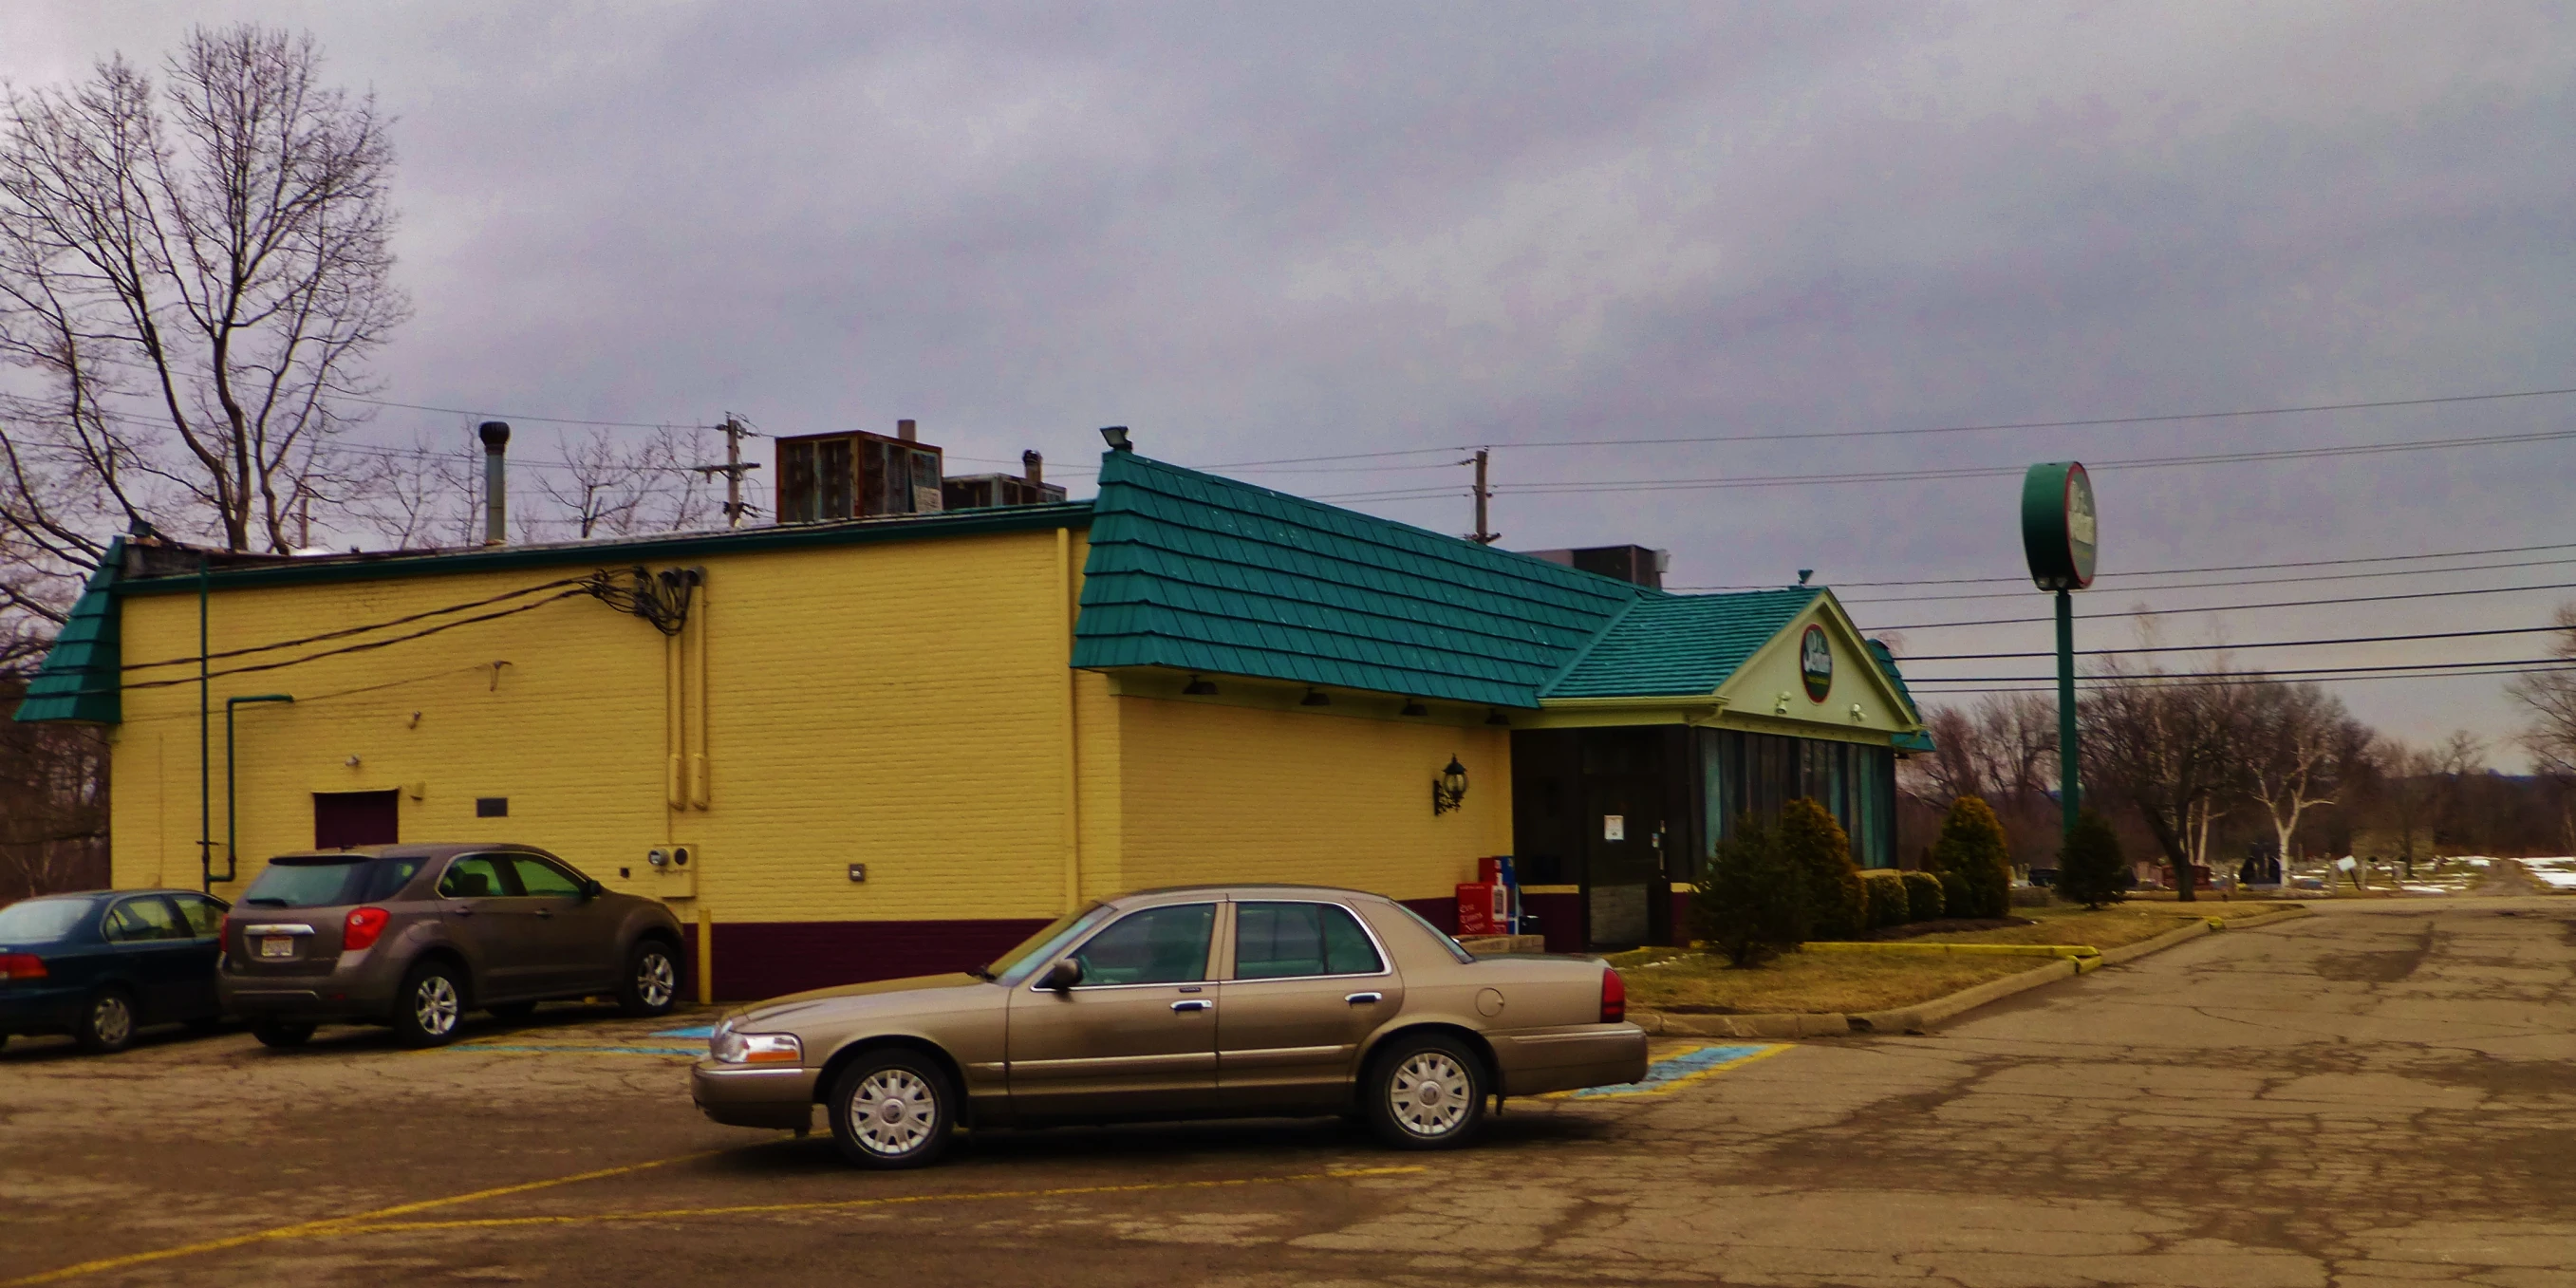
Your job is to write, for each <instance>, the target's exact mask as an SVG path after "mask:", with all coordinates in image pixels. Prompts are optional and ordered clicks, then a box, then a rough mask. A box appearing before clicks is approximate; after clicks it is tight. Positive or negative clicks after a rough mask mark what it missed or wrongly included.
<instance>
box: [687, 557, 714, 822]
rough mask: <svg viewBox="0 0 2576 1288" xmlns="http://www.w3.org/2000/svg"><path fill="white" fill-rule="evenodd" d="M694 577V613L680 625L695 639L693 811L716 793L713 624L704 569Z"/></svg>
mask: <svg viewBox="0 0 2576 1288" xmlns="http://www.w3.org/2000/svg"><path fill="white" fill-rule="evenodd" d="M695 577H696V580H697V583H698V584H697V593H696V600H697V603H696V610H695V611H694V612H691V613H690V614H689V616H688V618H687V620H685V621H683V622H682V623H681V628H682V629H683V630H685V631H686V632H687V633H688V634H690V635H692V636H695V637H696V638H697V648H696V650H695V657H696V664H695V665H694V666H693V667H692V668H691V676H690V678H691V680H692V681H693V682H694V687H695V688H696V689H697V691H698V711H697V719H696V720H695V721H693V722H691V724H692V726H693V727H694V729H695V732H696V734H697V750H695V751H692V752H690V753H689V805H690V807H691V808H693V809H705V808H706V807H707V802H708V801H709V800H710V799H711V798H712V797H713V794H714V791H715V788H714V784H713V783H712V781H711V780H710V779H709V777H708V774H709V772H710V771H709V768H708V763H707V720H708V715H707V645H708V644H709V643H710V636H711V633H712V623H710V622H709V620H708V618H707V579H706V573H705V571H704V570H703V569H700V570H696V572H695Z"/></svg>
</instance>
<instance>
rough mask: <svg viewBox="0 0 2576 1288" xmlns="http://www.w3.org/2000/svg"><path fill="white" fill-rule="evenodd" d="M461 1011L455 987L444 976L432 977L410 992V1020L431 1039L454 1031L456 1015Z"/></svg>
mask: <svg viewBox="0 0 2576 1288" xmlns="http://www.w3.org/2000/svg"><path fill="white" fill-rule="evenodd" d="M463 1009H464V1008H463V1007H462V1006H460V1005H459V1004H458V1002H457V997H456V985H455V984H454V983H452V982H450V981H449V980H448V978H447V977H446V976H445V975H432V976H430V977H429V978H427V979H424V980H422V981H421V982H420V987H419V988H416V989H413V990H412V995H411V1015H412V1018H413V1019H414V1020H417V1021H419V1022H420V1031H421V1032H423V1033H426V1034H429V1035H430V1036H431V1037H444V1036H446V1035H447V1034H448V1033H449V1032H450V1031H452V1030H454V1029H455V1028H456V1016H457V1013H458V1012H459V1011H461V1010H463Z"/></svg>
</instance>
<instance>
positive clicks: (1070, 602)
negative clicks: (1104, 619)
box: [1055, 528, 1082, 912]
mask: <svg viewBox="0 0 2576 1288" xmlns="http://www.w3.org/2000/svg"><path fill="white" fill-rule="evenodd" d="M1073 573H1074V570H1073V530H1072V529H1070V528H1058V529H1056V530H1055V574H1056V629H1057V638H1058V639H1061V640H1062V641H1064V656H1065V667H1064V910H1065V911H1067V912H1071V911H1073V910H1074V909H1075V908H1076V907H1078V906H1080V905H1081V903H1082V781H1081V777H1080V769H1081V761H1080V756H1079V752H1078V747H1079V743H1078V742H1077V741H1076V735H1077V730H1076V727H1075V724H1074V703H1075V701H1076V698H1077V694H1076V690H1075V684H1074V681H1075V672H1074V669H1073V666H1072V662H1073V620H1074V612H1075V609H1074V598H1073V597H1074V584H1073Z"/></svg>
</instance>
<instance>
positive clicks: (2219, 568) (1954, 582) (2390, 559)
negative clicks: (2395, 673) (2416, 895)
mask: <svg viewBox="0 0 2576 1288" xmlns="http://www.w3.org/2000/svg"><path fill="white" fill-rule="evenodd" d="M2538 550H2576V542H2561V543H2559V544H2556V545H2547V546H2498V547H2496V548H2494V549H2492V550H2445V551H2439V552H2434V553H2428V554H2420V555H2367V556H2363V557H2360V558H2352V559H2299V560H2292V561H2289V562H2286V563H2259V564H2214V565H2211V566H2210V567H2206V568H2149V569H2141V570H2139V571H2137V572H2124V573H2105V574H2103V576H2104V577H2105V578H2106V579H2107V578H2110V577H2179V576H2182V575H2184V574H2186V573H2202V572H2269V571H2272V570H2274V569H2280V568H2327V567H2335V566H2340V565H2344V564H2365V563H2406V562H2411V561H2413V560H2418V559H2467V558H2470V557H2472V556H2476V555H2519V554H2529V553H2532V552H2533V551H2538ZM2420 571H2424V572H2443V571H2450V570H2447V569H2441V568H2426V569H2422V570H2420ZM2029 580H2030V578H2029V577H2027V576H2020V577H1920V578H1915V579H1913V580H1910V581H1837V582H1835V583H1833V584H1834V585H1835V586H1837V587H1843V586H1983V585H1993V584H1996V583H2002V582H2010V583H2027V582H2028V581H2029ZM1669 589H1672V590H1678V591H1721V590H1777V589H1779V586H1778V585H1777V584H1775V583H1768V582H1766V583H1764V584H1761V585H1758V586H1757V585H1745V586H1673V587H1669ZM2139 589H2142V590H2153V589H2160V588H2159V587H2140V588H2139ZM2162 589H2170V588H2162Z"/></svg>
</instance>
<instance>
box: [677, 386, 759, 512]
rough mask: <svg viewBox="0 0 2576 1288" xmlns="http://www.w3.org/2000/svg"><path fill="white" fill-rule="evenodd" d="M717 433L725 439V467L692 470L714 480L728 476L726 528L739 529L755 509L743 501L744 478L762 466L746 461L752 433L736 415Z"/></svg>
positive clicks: (726, 416)
mask: <svg viewBox="0 0 2576 1288" xmlns="http://www.w3.org/2000/svg"><path fill="white" fill-rule="evenodd" d="M716 432H717V433H719V434H722V435H724V436H725V463H724V464H722V465H698V466H693V467H691V468H692V469H693V470H694V471H695V472H697V473H699V474H704V475H707V476H708V477H710V478H712V477H714V476H715V475H718V474H722V475H724V478H725V505H724V512H725V526H726V527H728V528H739V527H741V526H742V516H744V515H746V514H749V513H751V506H750V505H749V504H747V503H746V502H744V500H743V499H742V476H743V475H745V474H748V473H750V472H751V471H753V470H756V469H759V468H760V463H759V462H758V461H746V460H744V459H742V436H743V435H745V434H748V433H750V432H752V431H751V427H750V426H749V425H745V424H743V423H742V420H741V418H740V417H737V416H735V415H734V414H733V413H732V412H726V413H725V418H724V423H723V424H721V425H718V426H716Z"/></svg>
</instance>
